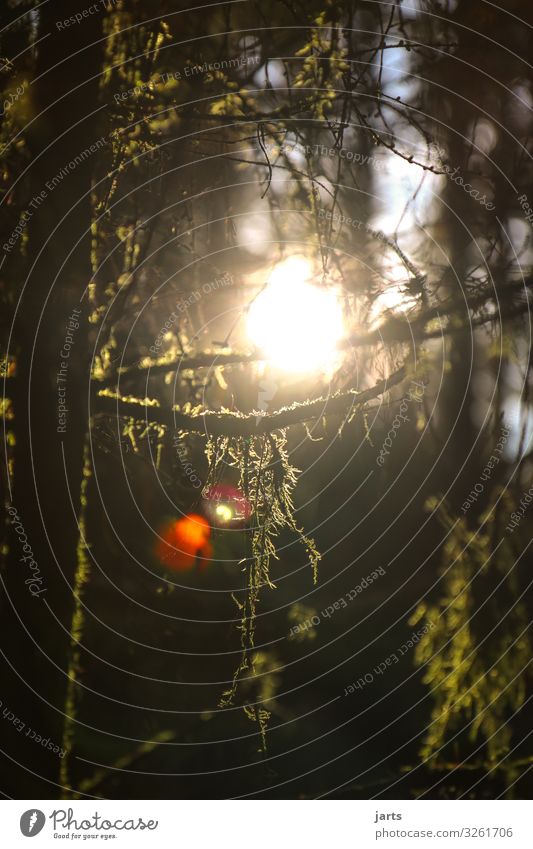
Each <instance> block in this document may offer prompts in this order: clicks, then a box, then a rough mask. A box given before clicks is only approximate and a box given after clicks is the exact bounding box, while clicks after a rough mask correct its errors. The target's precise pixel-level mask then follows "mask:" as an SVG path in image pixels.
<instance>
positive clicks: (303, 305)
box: [246, 256, 344, 373]
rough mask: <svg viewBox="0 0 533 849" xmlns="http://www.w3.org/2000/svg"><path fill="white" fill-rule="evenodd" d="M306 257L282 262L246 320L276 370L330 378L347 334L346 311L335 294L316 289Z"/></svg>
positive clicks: (249, 330) (331, 290) (252, 338)
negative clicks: (324, 374)
mask: <svg viewBox="0 0 533 849" xmlns="http://www.w3.org/2000/svg"><path fill="white" fill-rule="evenodd" d="M311 279H312V269H311V265H310V263H309V262H308V261H307V260H306V259H305V258H304V257H302V256H292V257H289V258H288V259H286V260H283V262H280V263H279V264H278V265H277V266H276V267H275V268H274V270H273V271H272V273H271V275H270V277H269V279H268V282H267V286H266V288H265V289H264V290H263V291H262V292H261V294H260V295H258V297H257V298H256V299H255V301H254V302H253V303H252V305H251V307H250V309H249V311H248V318H247V327H246V329H247V333H248V336H249V338H250V340H251V341H252V342H253V343H254V345H256V347H257V348H259V349H260V350H261V351H263V352H264V353H265V358H266V359H268V360H269V362H270V363H271V364H272V365H275V366H277V367H278V368H280V369H283V370H284V371H287V372H301V373H306V372H311V371H314V372H316V371H321V372H330V371H331V370H332V369H333V368H334V366H335V362H336V360H337V358H338V352H337V343H338V342H339V340H340V339H341V338H342V336H343V333H344V325H343V316H342V307H341V304H340V302H339V299H338V297H337V295H336V293H335V291H334V290H333V289H325V288H321V287H319V286H315V285H314V284H313V283H312V282H310V281H311Z"/></svg>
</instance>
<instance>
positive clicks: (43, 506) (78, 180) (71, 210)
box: [0, 0, 105, 798]
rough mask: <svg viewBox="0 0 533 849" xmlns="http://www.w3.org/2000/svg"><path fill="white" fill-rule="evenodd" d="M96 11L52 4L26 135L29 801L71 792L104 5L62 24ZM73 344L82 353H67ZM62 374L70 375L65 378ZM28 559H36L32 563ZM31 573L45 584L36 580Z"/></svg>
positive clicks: (13, 570) (17, 652) (10, 685)
mask: <svg viewBox="0 0 533 849" xmlns="http://www.w3.org/2000/svg"><path fill="white" fill-rule="evenodd" d="M86 6H87V4H86V3H85V2H83V0H54V2H52V3H48V4H44V5H42V6H41V7H40V9H39V13H38V14H39V21H38V26H39V36H38V39H42V40H39V41H38V46H37V50H38V54H37V57H36V73H35V78H34V81H33V85H32V86H31V95H30V100H31V109H32V117H33V118H34V120H33V121H30V123H29V124H28V126H27V128H26V130H25V138H26V141H27V144H28V146H29V149H30V151H31V154H32V163H31V167H30V172H29V189H28V198H27V201H26V205H25V209H26V210H27V211H28V224H27V234H28V238H29V242H28V271H27V277H26V281H25V288H24V292H23V294H22V295H21V300H20V304H19V309H18V312H17V316H16V319H15V324H14V336H13V338H14V347H15V348H18V350H19V357H18V367H17V377H16V388H15V389H14V409H15V433H16V449H15V465H14V476H13V478H12V479H11V492H10V493H9V501H10V502H11V513H10V518H11V519H12V520H15V521H18V522H19V524H18V525H17V528H16V529H15V528H14V527H11V533H10V553H9V562H8V569H7V577H6V584H5V588H6V590H7V593H6V597H5V598H4V599H3V607H4V613H3V617H4V629H3V633H4V639H3V646H2V650H3V652H4V657H5V658H6V661H7V662H5V664H4V665H5V666H6V669H5V671H4V672H3V675H2V678H3V682H4V687H3V688H2V689H3V695H2V701H3V707H4V708H7V709H8V711H9V712H10V713H13V714H15V716H16V717H17V718H18V719H19V720H20V721H21V722H23V723H25V727H24V729H21V730H20V731H18V734H19V737H18V738H17V728H16V727H15V725H14V723H15V720H9V721H6V720H4V721H3V722H2V723H1V725H0V727H1V729H2V730H1V734H2V739H3V743H2V749H3V750H4V752H5V753H6V754H7V758H8V763H9V767H8V769H7V771H6V774H7V775H11V781H7V780H6V785H5V787H4V788H3V789H4V792H9V793H11V794H12V795H13V796H15V797H17V796H19V798H20V790H19V788H20V787H21V786H23V787H24V795H26V796H27V795H28V793H30V794H31V793H32V792H33V795H34V796H35V797H36V798H46V797H51V798H54V797H55V798H57V796H58V795H60V791H59V788H58V787H57V786H54V784H55V783H56V782H57V781H58V774H59V764H60V760H59V756H58V754H57V753H56V754H54V753H53V752H52V751H50V749H49V748H47V747H46V746H43V745H42V744H40V743H39V742H36V741H35V739H34V737H33V732H36V734H37V735H39V736H40V737H41V738H43V739H44V740H46V739H48V738H50V741H51V743H52V744H53V745H60V744H61V736H62V727H63V715H62V711H63V706H64V698H65V687H66V680H67V679H66V664H67V662H68V646H69V630H70V621H71V616H72V609H73V598H72V592H71V587H72V585H73V582H74V575H75V571H76V546H77V542H78V527H77V514H78V511H79V493H80V482H81V473H82V461H83V443H84V437H85V434H86V431H87V426H88V421H87V396H88V387H89V368H90V356H89V337H88V327H89V325H88V314H89V310H88V301H87V294H86V293H87V286H88V284H89V282H90V279H91V255H90V251H91V233H90V222H91V199H90V190H91V175H92V170H93V166H94V156H93V154H92V153H91V152H90V146H91V145H93V144H95V143H96V142H98V139H99V138H100V137H101V136H102V133H103V132H104V131H105V130H104V127H103V122H102V121H101V120H100V117H99V116H100V114H101V113H100V112H98V111H97V107H98V82H99V81H98V76H99V73H100V70H101V67H102V43H101V39H102V23H103V18H104V15H105V9H104V7H103V6H102V8H101V10H99V11H98V13H97V14H92V15H90V16H88V17H84V18H83V20H82V21H81V22H80V23H74V24H71V25H70V26H68V27H64V26H58V24H57V22H61V21H65V20H67V19H68V18H70V17H71V16H73V15H75V14H76V12H78V11H79V12H82V11H83V9H84V8H85V7H86ZM88 150H89V153H87V151H88ZM77 157H78V159H77ZM7 261H8V262H9V258H8V260H7ZM75 309H76V310H81V313H79V314H78V313H74V312H73V310H75ZM73 315H74V316H78V315H79V318H78V320H77V321H76V322H71V325H70V329H71V336H72V339H68V340H67V337H68V325H69V318H70V317H71V316H73ZM76 323H77V324H79V327H77V328H76V327H75V324H76ZM66 340H67V345H70V347H65V341H66ZM66 354H68V357H67V356H66ZM58 375H61V376H62V377H63V378H64V379H62V380H60V381H59V382H58ZM59 389H61V390H62V391H63V392H64V396H63V397H64V406H65V407H66V408H68V413H67V414H66V416H65V417H64V418H60V417H59V404H60V400H61V398H60V395H59V391H58V390H59ZM58 428H60V429H61V431H62V432H61V431H60V430H58ZM13 511H16V514H15V513H14V512H13ZM20 537H22V543H21V541H20ZM26 541H27V542H26ZM24 543H26V545H27V546H29V547H30V548H31V552H32V554H31V555H30V553H29V551H28V549H27V548H26V550H24V549H23V544H24ZM24 555H26V557H29V558H30V559H29V560H26V561H22V560H21V557H23V556H24ZM32 556H33V560H34V562H32V560H31V557H32ZM32 578H34V579H35V580H34V583H27V581H28V580H31V579H32ZM4 694H5V695H4ZM19 725H20V723H19ZM30 728H31V733H28V736H27V742H26V741H25V745H24V748H23V749H22V751H23V753H24V755H23V758H22V762H21V763H20V764H18V765H16V764H15V762H14V761H13V760H11V759H10V751H15V747H16V746H17V744H18V747H19V752H20V745H21V741H20V737H23V738H24V737H26V733H27V730H28V729H30ZM19 759H20V758H19ZM32 775H33V779H32Z"/></svg>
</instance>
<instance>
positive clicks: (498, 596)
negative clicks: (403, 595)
mask: <svg viewBox="0 0 533 849" xmlns="http://www.w3.org/2000/svg"><path fill="white" fill-rule="evenodd" d="M429 506H430V507H432V508H434V507H435V506H436V501H435V500H432V501H431V502H430V504H429ZM440 516H441V519H442V523H443V525H444V527H445V528H446V530H447V531H448V536H447V539H446V543H445V545H444V549H443V567H442V570H441V574H442V576H443V587H444V590H443V595H442V597H441V598H440V599H439V601H438V602H437V603H436V604H433V605H426V604H425V603H424V604H421V605H419V607H418V609H417V610H416V612H415V614H414V616H413V617H412V619H411V620H410V624H412V625H415V624H417V623H418V622H419V621H420V620H421V619H425V620H426V621H427V622H428V623H432V625H433V627H432V628H431V630H429V631H428V632H427V633H426V634H424V636H423V637H422V639H421V640H420V642H419V644H418V646H417V648H416V653H415V660H416V662H417V664H418V665H420V666H424V667H425V670H426V671H425V675H424V678H423V681H424V683H426V684H428V685H430V686H431V688H432V689H431V697H432V699H433V703H434V707H433V710H432V713H431V720H432V721H431V724H430V726H429V728H428V730H427V733H426V735H425V737H424V741H423V745H422V748H421V756H422V757H423V758H424V759H428V760H429V761H430V766H433V767H437V766H438V763H439V758H440V757H441V749H443V748H444V747H445V745H446V743H447V742H448V741H449V740H450V739H451V738H452V737H454V736H456V735H457V734H459V732H460V730H461V729H462V727H463V726H464V725H465V724H466V725H467V726H468V727H469V730H468V737H469V740H470V742H471V743H472V744H478V745H479V744H480V742H481V744H482V745H483V747H484V749H485V753H486V759H487V761H488V764H489V766H494V765H496V764H497V763H498V762H499V761H500V760H501V759H502V758H503V757H505V755H507V754H508V753H509V750H510V745H511V729H510V726H509V724H508V720H509V718H510V717H511V715H512V714H513V713H514V712H516V711H517V710H518V709H519V708H520V707H521V706H522V705H523V703H524V699H525V681H524V675H523V672H524V669H526V668H527V665H528V663H529V660H530V657H531V645H530V640H529V638H528V637H527V634H526V629H527V625H528V619H527V612H526V608H525V605H524V604H523V603H522V602H521V601H519V600H517V599H518V598H519V590H518V586H517V581H516V573H515V571H513V566H514V564H515V559H516V558H515V556H514V554H513V551H512V549H511V546H510V543H509V540H508V539H507V538H505V537H504V538H503V540H502V541H501V543H500V544H499V545H498V544H496V543H495V540H497V535H495V533H494V531H495V522H496V518H495V516H494V507H491V508H490V510H488V511H487V513H486V514H485V515H484V516H482V517H481V526H480V529H479V530H478V531H477V532H476V531H473V530H472V529H471V528H469V527H468V525H467V522H466V519H462V518H461V519H457V518H455V517H454V516H453V515H452V514H451V513H450V512H448V509H447V507H446V506H441V507H440ZM487 585H488V587H489V590H487ZM478 594H479V596H480V597H479V598H478V597H477V595H478ZM480 599H481V601H480ZM501 610H506V611H507V614H506V615H505V616H504V617H503V618H502V616H501ZM487 623H488V624H487Z"/></svg>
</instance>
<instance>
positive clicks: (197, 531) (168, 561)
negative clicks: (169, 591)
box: [155, 513, 213, 572]
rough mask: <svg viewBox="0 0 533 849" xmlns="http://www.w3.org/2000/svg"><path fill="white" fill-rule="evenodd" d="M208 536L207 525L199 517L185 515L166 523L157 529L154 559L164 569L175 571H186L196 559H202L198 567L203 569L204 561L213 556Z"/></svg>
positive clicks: (209, 533)
mask: <svg viewBox="0 0 533 849" xmlns="http://www.w3.org/2000/svg"><path fill="white" fill-rule="evenodd" d="M210 536H211V529H210V527H209V522H208V521H207V520H206V519H204V517H203V516H199V515H198V514H196V513H189V514H187V515H186V516H184V517H183V518H182V519H174V520H173V521H172V522H167V524H165V525H164V526H163V527H162V528H161V529H160V531H159V537H160V539H158V541H157V543H156V552H155V553H156V557H157V559H158V560H160V562H161V563H162V564H163V565H164V566H166V567H167V569H172V570H173V571H175V572H187V571H189V570H190V569H192V568H193V566H194V565H195V563H196V560H197V558H203V559H202V560H201V561H200V565H201V568H205V566H206V565H207V563H206V562H205V560H206V559H209V558H211V557H212V555H213V547H212V545H211V543H210V542H209V538H210Z"/></svg>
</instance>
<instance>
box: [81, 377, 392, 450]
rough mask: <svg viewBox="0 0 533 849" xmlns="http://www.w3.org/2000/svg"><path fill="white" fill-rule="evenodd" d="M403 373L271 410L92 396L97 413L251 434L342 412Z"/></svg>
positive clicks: (114, 395)
mask: <svg viewBox="0 0 533 849" xmlns="http://www.w3.org/2000/svg"><path fill="white" fill-rule="evenodd" d="M405 376H406V370H405V366H402V367H401V368H400V369H398V371H395V372H394V373H393V374H392V375H390V376H389V377H387V378H384V379H383V380H380V381H379V382H378V383H376V384H375V385H374V386H372V387H370V388H369V389H364V390H363V391H362V392H355V391H350V392H345V393H343V394H340V395H332V396H331V397H330V398H327V397H326V398H317V399H316V400H314V401H305V402H303V403H294V404H292V405H291V406H290V407H283V408H282V409H280V410H276V412H274V413H269V414H263V413H258V412H252V413H246V414H244V413H238V412H233V411H231V410H221V411H214V410H203V409H202V408H201V407H198V408H196V409H192V410H189V411H187V412H183V411H182V410H180V409H179V407H173V408H170V407H166V408H165V407H161V406H160V404H159V402H158V401H156V400H154V399H150V398H145V399H144V400H143V399H141V398H134V397H132V396H121V395H119V393H117V392H113V391H112V390H110V389H101V390H99V391H97V392H96V394H95V395H94V397H93V401H94V412H95V413H96V414H105V415H114V416H126V417H134V418H138V419H139V420H142V421H143V422H144V423H147V424H148V423H157V424H161V425H164V426H165V427H168V428H169V429H171V430H188V431H195V432H197V433H206V434H209V435H212V436H244V437H247V436H254V435H256V434H260V433H270V432H271V431H273V430H279V429H281V428H286V427H289V426H291V425H295V424H301V423H302V422H306V421H309V420H310V419H316V418H320V417H322V416H326V415H328V416H331V415H345V414H346V413H349V412H350V409H352V408H353V409H356V408H359V407H361V406H362V405H364V404H366V403H367V402H368V401H371V400H372V399H374V398H377V397H379V396H380V395H383V393H384V392H387V391H388V390H389V389H391V388H392V387H393V386H396V385H397V384H399V383H401V382H402V380H404V378H405Z"/></svg>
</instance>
